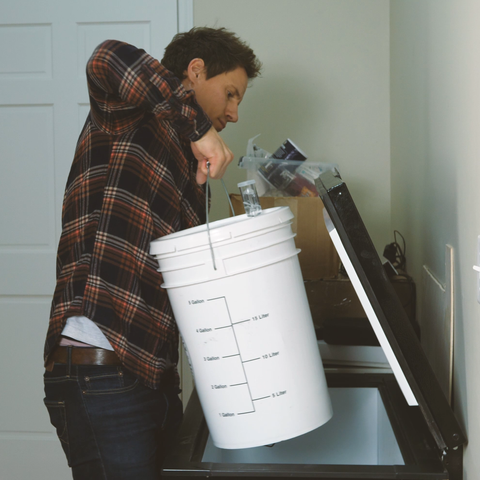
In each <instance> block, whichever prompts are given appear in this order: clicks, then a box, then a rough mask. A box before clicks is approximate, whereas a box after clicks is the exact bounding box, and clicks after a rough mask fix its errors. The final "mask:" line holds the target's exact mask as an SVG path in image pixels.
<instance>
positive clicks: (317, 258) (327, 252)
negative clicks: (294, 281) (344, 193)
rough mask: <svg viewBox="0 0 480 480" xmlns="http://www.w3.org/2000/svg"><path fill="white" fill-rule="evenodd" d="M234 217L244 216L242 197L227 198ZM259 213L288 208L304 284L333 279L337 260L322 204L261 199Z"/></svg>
mask: <svg viewBox="0 0 480 480" xmlns="http://www.w3.org/2000/svg"><path fill="white" fill-rule="evenodd" d="M230 199H231V201H232V206H233V210H234V211H235V215H240V214H243V213H245V209H244V207H243V202H242V197H241V196H240V195H233V194H231V195H230ZM260 204H261V206H262V209H267V208H272V207H280V206H287V207H290V210H291V211H292V212H293V214H294V215H295V218H294V219H293V224H292V230H293V232H295V233H296V234H297V235H296V237H295V245H296V246H297V248H299V249H300V250H301V252H300V253H299V255H298V259H299V261H300V268H301V269H302V275H303V279H304V280H318V279H320V278H333V277H335V276H336V275H337V274H338V269H339V265H340V260H339V257H338V254H337V251H336V250H335V247H334V245H333V243H332V241H331V239H330V235H329V234H328V231H327V228H326V227H325V221H324V220H323V203H322V200H321V199H320V198H318V197H260Z"/></svg>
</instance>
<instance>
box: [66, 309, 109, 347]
mask: <svg viewBox="0 0 480 480" xmlns="http://www.w3.org/2000/svg"><path fill="white" fill-rule="evenodd" d="M62 335H63V336H64V337H68V338H71V339H73V340H77V341H79V342H82V343H85V344H87V345H91V346H92V347H99V348H104V349H105V350H113V348H112V346H111V345H110V342H109V341H108V340H107V337H106V336H105V335H104V334H103V332H102V331H101V330H100V329H99V328H98V327H97V325H96V324H95V323H94V322H92V321H91V320H90V319H88V318H87V317H83V316H81V317H70V318H68V319H67V323H66V325H65V327H64V329H63V331H62ZM65 340H66V341H65ZM66 344H68V339H64V340H62V342H61V345H66Z"/></svg>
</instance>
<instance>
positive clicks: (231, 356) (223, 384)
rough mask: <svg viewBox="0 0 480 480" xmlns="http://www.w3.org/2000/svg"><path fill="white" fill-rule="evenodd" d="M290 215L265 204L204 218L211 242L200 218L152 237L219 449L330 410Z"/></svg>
mask: <svg viewBox="0 0 480 480" xmlns="http://www.w3.org/2000/svg"><path fill="white" fill-rule="evenodd" d="M292 218H293V214H292V212H291V211H290V209H289V208H288V207H277V208H271V209H268V210H264V211H262V213H261V214H260V215H258V216H256V217H247V216H246V215H239V216H236V217H232V218H228V219H224V220H220V221H218V222H213V223H211V224H210V238H211V243H210V242H209V238H208V232H207V228H206V225H201V226H199V227H194V228H191V229H188V230H183V231H180V232H177V233H174V234H171V235H167V236H165V237H162V238H160V239H158V240H155V241H153V242H152V243H151V248H150V252H151V254H152V255H154V256H155V257H156V259H157V260H158V263H159V266H160V268H159V271H160V272H162V274H163V279H164V282H165V283H164V284H163V285H162V286H163V287H165V288H166V289H167V292H168V296H169V299H170V302H171V304H172V308H173V312H174V315H175V319H176V321H177V324H178V327H179V330H180V333H181V336H182V338H183V342H184V345H185V348H186V351H187V354H188V356H189V360H190V366H191V368H192V372H193V376H194V379H195V386H196V389H197V392H198V396H199V398H200V402H201V405H202V409H203V412H204V415H205V419H206V422H207V425H208V428H209V431H210V435H211V437H212V440H213V443H214V444H215V446H217V447H219V448H227V449H233V448H249V447H257V446H261V445H269V444H272V443H277V442H280V441H283V440H287V439H290V438H293V437H296V436H298V435H302V434H304V433H307V432H309V431H311V430H314V429H315V428H318V427H319V426H321V425H323V424H324V423H325V422H327V421H328V420H329V419H330V418H331V416H332V408H331V403H330V397H329V394H328V389H327V385H326V381H325V374H324V371H323V366H322V361H321V358H320V353H319V349H318V345H317V340H316V337H315V330H314V327H313V322H312V317H311V314H310V309H309V306H308V302H307V297H306V293H305V287H304V285H303V279H302V274H301V271H300V265H299V262H298V256H297V254H298V252H299V250H297V249H296V248H295V242H294V234H293V233H292V230H291V226H290V225H291V220H292ZM211 247H212V248H211ZM212 250H213V258H212ZM214 264H215V267H216V269H215V268H214Z"/></svg>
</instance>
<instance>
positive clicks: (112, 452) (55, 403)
mask: <svg viewBox="0 0 480 480" xmlns="http://www.w3.org/2000/svg"><path fill="white" fill-rule="evenodd" d="M44 382H45V400H44V401H45V406H46V407H47V409H48V412H49V414H50V420H51V422H52V425H53V426H54V427H55V428H56V430H57V435H58V437H59V439H60V442H61V444H62V447H63V450H64V452H65V455H66V457H67V461H68V465H69V466H70V467H71V468H72V474H73V478H74V479H75V480H87V479H88V480H97V479H98V480H154V479H155V480H156V479H158V478H159V477H160V469H161V463H162V461H163V458H164V456H165V453H166V452H167V450H168V448H169V446H171V444H172V440H173V437H174V436H175V434H176V431H177V429H178V427H179V425H180V422H181V419H182V415H183V409H182V403H181V401H180V399H179V397H178V389H177V388H175V387H174V386H173V384H170V385H164V386H162V387H161V388H160V389H159V390H152V389H150V388H147V387H145V386H144V385H143V384H141V383H140V382H139V380H138V378H136V377H135V376H134V375H132V374H131V373H129V372H128V371H126V370H125V369H124V368H123V367H117V366H83V365H82V366H77V365H71V366H70V367H69V366H68V365H62V364H55V366H54V367H53V370H52V371H51V372H48V371H45V375H44Z"/></svg>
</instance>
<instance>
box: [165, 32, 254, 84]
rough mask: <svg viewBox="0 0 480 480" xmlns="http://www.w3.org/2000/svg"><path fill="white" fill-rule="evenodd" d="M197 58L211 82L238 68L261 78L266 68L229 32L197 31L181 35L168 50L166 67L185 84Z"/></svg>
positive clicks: (251, 51) (166, 50)
mask: <svg viewBox="0 0 480 480" xmlns="http://www.w3.org/2000/svg"><path fill="white" fill-rule="evenodd" d="M194 58H201V59H202V60H203V61H204V63H205V68H206V73H207V80H208V79H209V78H211V77H215V76H216V75H219V74H221V73H225V72H230V71H232V70H235V69H236V68H237V67H242V68H244V69H245V72H246V74H247V77H248V78H249V79H252V78H255V77H258V76H259V75H260V70H261V67H262V64H261V63H260V61H259V60H258V59H257V57H256V56H255V54H254V53H253V50H252V49H251V48H250V47H249V46H248V45H247V44H246V43H245V42H243V41H242V40H240V38H238V37H237V36H236V35H235V34H234V33H232V32H229V31H228V30H226V29H225V28H208V27H195V28H192V29H191V30H190V31H188V32H183V33H178V34H177V35H175V36H174V37H173V40H172V41H171V42H170V44H169V45H168V46H167V48H166V49H165V53H164V56H163V59H162V64H163V65H164V66H165V67H167V68H168V69H169V70H170V71H171V72H173V73H174V74H175V75H176V76H177V77H178V78H179V79H180V80H184V79H185V78H186V76H187V67H188V65H189V64H190V62H191V61H192V60H193V59H194Z"/></svg>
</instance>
